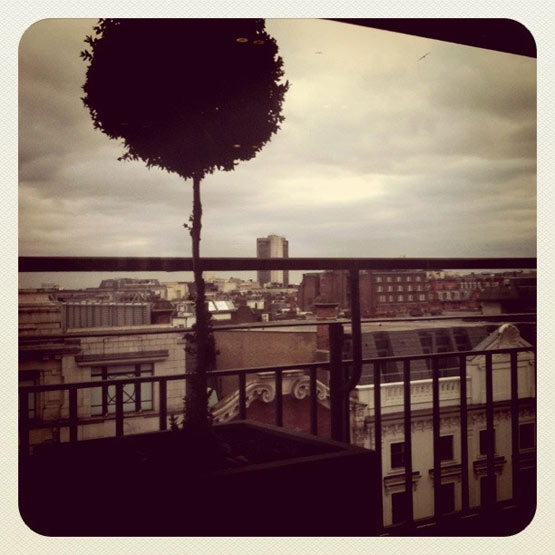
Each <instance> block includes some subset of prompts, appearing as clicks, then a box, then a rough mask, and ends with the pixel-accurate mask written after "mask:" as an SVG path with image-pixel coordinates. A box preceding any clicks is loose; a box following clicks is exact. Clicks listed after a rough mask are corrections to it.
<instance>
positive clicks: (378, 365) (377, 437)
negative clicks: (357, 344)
mask: <svg viewBox="0 0 555 555" xmlns="http://www.w3.org/2000/svg"><path fill="white" fill-rule="evenodd" d="M382 364H383V363H382V362H380V361H375V362H374V450H375V451H376V458H377V459H378V465H377V466H378V483H379V484H380V487H379V491H380V499H379V502H378V503H377V504H376V505H377V506H376V509H377V510H378V515H377V518H378V522H382V523H383V499H382V496H383V494H382V488H383V486H382V481H383V480H382V475H383V469H382V466H383V463H382V460H383V459H382V397H381V388H380V384H381V370H382Z"/></svg>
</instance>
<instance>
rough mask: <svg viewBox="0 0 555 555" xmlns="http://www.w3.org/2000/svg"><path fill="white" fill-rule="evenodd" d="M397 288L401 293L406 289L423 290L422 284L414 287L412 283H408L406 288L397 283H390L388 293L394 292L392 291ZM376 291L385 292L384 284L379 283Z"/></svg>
mask: <svg viewBox="0 0 555 555" xmlns="http://www.w3.org/2000/svg"><path fill="white" fill-rule="evenodd" d="M395 287H397V289H395ZM395 290H396V291H397V292H400V293H402V292H404V291H413V290H414V291H422V285H415V286H414V289H413V287H412V285H407V287H406V288H404V287H403V286H402V285H396V286H394V285H388V286H387V292H388V293H392V292H393V291H395ZM376 291H377V292H378V293H382V292H384V291H385V289H384V286H383V285H378V286H377V287H376Z"/></svg>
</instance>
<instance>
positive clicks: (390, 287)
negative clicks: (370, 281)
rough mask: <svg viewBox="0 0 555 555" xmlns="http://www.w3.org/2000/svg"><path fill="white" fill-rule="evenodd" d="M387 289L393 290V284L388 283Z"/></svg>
mask: <svg viewBox="0 0 555 555" xmlns="http://www.w3.org/2000/svg"><path fill="white" fill-rule="evenodd" d="M387 290H388V291H389V292H390V293H391V292H392V291H393V285H388V286H387Z"/></svg>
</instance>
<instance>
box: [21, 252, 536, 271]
mask: <svg viewBox="0 0 555 555" xmlns="http://www.w3.org/2000/svg"><path fill="white" fill-rule="evenodd" d="M199 262H200V268H201V269H202V270H203V271H229V270H235V271H252V270H337V269H338V270H348V269H351V268H357V269H359V270H384V269H387V270H480V269H491V270H501V269H511V270H516V269H535V268H536V266H537V260H536V258H231V257H209V258H201V259H200V261H199ZM192 271H193V259H192V258H181V257H119V256H118V257H114V256H88V257H75V256H20V257H19V272H192Z"/></svg>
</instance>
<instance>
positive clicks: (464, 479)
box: [459, 355, 469, 511]
mask: <svg viewBox="0 0 555 555" xmlns="http://www.w3.org/2000/svg"><path fill="white" fill-rule="evenodd" d="M459 380H460V382H459V384H460V388H459V389H460V401H461V406H460V420H461V472H462V474H461V508H462V510H463V511H466V510H468V507H469V483H468V413H467V411H468V406H467V399H466V397H467V389H466V356H465V355H461V357H460V359H459Z"/></svg>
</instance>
